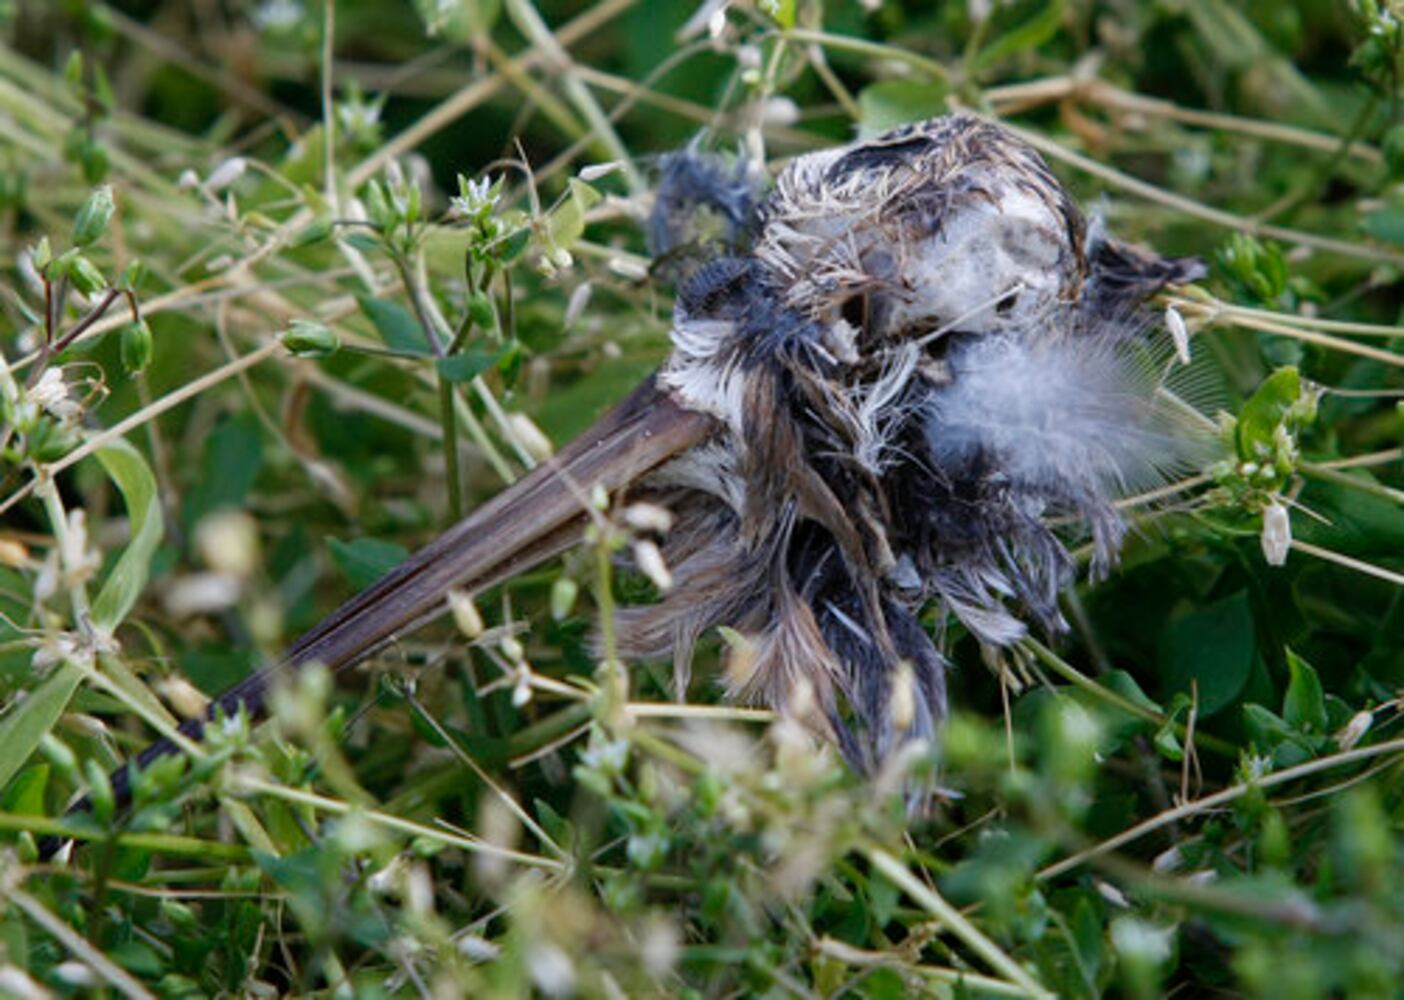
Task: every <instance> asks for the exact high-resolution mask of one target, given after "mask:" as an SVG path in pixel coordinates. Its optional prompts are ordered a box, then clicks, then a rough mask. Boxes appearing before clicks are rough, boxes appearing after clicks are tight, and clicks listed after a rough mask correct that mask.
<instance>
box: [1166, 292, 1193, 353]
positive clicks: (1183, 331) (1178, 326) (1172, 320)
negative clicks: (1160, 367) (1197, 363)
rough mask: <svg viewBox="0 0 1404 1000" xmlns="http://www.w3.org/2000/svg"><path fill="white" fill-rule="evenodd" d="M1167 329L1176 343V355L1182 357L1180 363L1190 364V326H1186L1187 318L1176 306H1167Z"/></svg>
mask: <svg viewBox="0 0 1404 1000" xmlns="http://www.w3.org/2000/svg"><path fill="white" fill-rule="evenodd" d="M1165 329H1167V330H1169V331H1170V339H1171V340H1172V341H1173V342H1174V344H1175V357H1177V358H1179V359H1180V364H1182V365H1187V364H1189V363H1190V343H1189V327H1187V326H1185V318H1184V317H1183V316H1181V315H1180V310H1178V309H1176V308H1175V307H1174V306H1166V307H1165Z"/></svg>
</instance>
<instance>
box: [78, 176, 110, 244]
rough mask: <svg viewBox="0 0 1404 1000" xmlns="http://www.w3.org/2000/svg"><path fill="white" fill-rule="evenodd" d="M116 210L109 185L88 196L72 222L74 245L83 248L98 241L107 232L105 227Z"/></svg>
mask: <svg viewBox="0 0 1404 1000" xmlns="http://www.w3.org/2000/svg"><path fill="white" fill-rule="evenodd" d="M116 209H117V205H116V203H115V202H114V201H113V200H112V185H111V184H104V185H102V186H101V187H99V188H97V189H96V190H94V191H93V193H92V194H90V195H88V200H87V201H85V202H83V207H82V208H80V209H78V215H77V217H75V218H74V220H73V243H74V245H76V246H80V247H85V246H87V245H88V244H90V243H93V242H94V241H96V240H97V239H99V238H100V237H101V236H102V234H103V233H105V232H107V225H108V223H109V222H111V221H112V213H113V212H114V211H116Z"/></svg>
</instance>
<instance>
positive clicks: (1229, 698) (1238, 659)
mask: <svg viewBox="0 0 1404 1000" xmlns="http://www.w3.org/2000/svg"><path fill="white" fill-rule="evenodd" d="M1256 655H1257V643H1256V640H1255V638H1254V634H1253V614H1252V612H1251V611H1250V610H1249V607H1248V593H1247V591H1239V592H1238V593H1236V594H1234V595H1233V596H1232V597H1228V598H1226V599H1224V600H1222V601H1219V602H1218V603H1217V604H1211V605H1209V606H1208V607H1205V608H1201V609H1199V610H1197V611H1192V612H1190V613H1189V614H1187V615H1185V616H1184V617H1182V618H1179V619H1176V620H1175V621H1172V622H1171V623H1170V624H1169V625H1168V626H1167V627H1166V630H1165V632H1164V634H1163V635H1162V636H1161V639H1160V649H1159V660H1160V669H1161V676H1162V677H1164V678H1165V685H1166V688H1167V690H1169V691H1171V692H1174V691H1184V692H1186V693H1189V691H1190V688H1191V684H1192V683H1193V684H1194V685H1196V686H1197V687H1198V690H1199V715H1200V717H1201V718H1203V717H1207V716H1210V715H1213V714H1214V713H1215V712H1218V711H1220V710H1221V709H1223V708H1225V707H1226V706H1228V705H1229V704H1231V703H1232V702H1233V700H1234V699H1235V698H1237V697H1238V695H1239V692H1241V691H1242V690H1243V685H1244V684H1246V683H1247V681H1248V675H1249V673H1250V672H1251V671H1252V669H1253V658H1254V657H1255V656H1256Z"/></svg>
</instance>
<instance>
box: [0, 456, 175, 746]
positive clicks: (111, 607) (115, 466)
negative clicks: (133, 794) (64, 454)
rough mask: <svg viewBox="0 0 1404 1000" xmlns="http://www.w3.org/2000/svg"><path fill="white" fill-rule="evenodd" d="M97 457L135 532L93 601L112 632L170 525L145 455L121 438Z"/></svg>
mask: <svg viewBox="0 0 1404 1000" xmlns="http://www.w3.org/2000/svg"><path fill="white" fill-rule="evenodd" d="M96 454H97V460H98V461H99V462H101V463H102V467H103V469H105V470H106V471H107V474H108V476H109V477H110V478H111V479H112V481H113V482H114V483H116V484H117V489H118V490H120V491H121V493H122V500H123V502H124V503H125V504H126V505H127V517H128V519H129V520H130V521H131V530H132V538H131V541H130V542H128V543H127V547H126V549H125V550H124V551H123V552H122V555H121V558H119V559H118V560H117V564H116V565H115V566H113V567H112V572H110V573H108V574H107V579H106V580H104V581H103V584H102V590H100V591H98V595H97V598H96V599H95V600H94V601H93V621H94V622H95V623H96V624H97V625H99V626H101V627H102V628H105V629H109V630H111V629H115V628H116V627H117V626H118V625H120V624H121V623H122V621H123V620H124V619H125V618H126V617H127V614H128V613H129V612H130V611H131V610H132V605H133V604H135V603H136V600H137V598H138V597H140V596H141V592H142V590H143V589H144V588H145V587H146V580H147V577H148V576H149V575H150V573H151V557H152V556H153V555H155V554H156V546H158V545H160V544H161V538H162V536H163V535H164V534H165V531H166V523H165V518H163V517H162V515H161V502H160V499H159V497H158V496H157V491H156V477H155V476H153V475H152V474H151V467H150V466H149V465H147V464H146V459H145V458H143V457H142V454H141V452H139V451H137V450H136V448H134V447H132V445H130V444H129V443H127V442H126V441H124V440H122V439H120V438H119V439H118V440H116V441H114V442H112V443H111V444H109V445H106V446H104V447H102V448H99V449H98V450H97V453H96ZM0 745H3V744H0Z"/></svg>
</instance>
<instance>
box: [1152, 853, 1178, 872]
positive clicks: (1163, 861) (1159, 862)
mask: <svg viewBox="0 0 1404 1000" xmlns="http://www.w3.org/2000/svg"><path fill="white" fill-rule="evenodd" d="M1184 863H1185V858H1184V855H1182V854H1181V853H1180V849H1179V848H1178V847H1171V848H1168V849H1166V850H1164V851H1161V852H1160V853H1159V854H1157V855H1156V856H1155V858H1154V860H1152V861H1151V871H1155V872H1160V873H1161V874H1164V873H1165V872H1173V871H1179V870H1180V868H1182V867H1183V866H1184Z"/></svg>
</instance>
